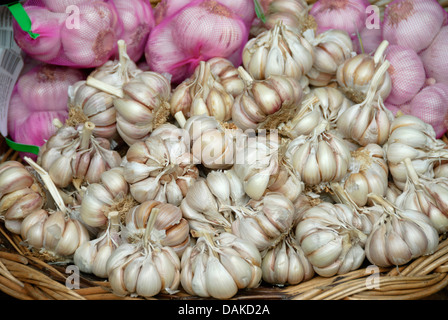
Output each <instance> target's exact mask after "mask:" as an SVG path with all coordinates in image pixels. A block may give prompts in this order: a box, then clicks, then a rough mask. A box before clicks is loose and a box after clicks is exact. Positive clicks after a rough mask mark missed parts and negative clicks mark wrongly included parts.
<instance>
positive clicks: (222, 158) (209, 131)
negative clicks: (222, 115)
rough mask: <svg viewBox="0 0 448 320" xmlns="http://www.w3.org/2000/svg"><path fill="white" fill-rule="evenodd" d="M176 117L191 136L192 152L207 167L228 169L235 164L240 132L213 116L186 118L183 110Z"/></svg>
mask: <svg viewBox="0 0 448 320" xmlns="http://www.w3.org/2000/svg"><path fill="white" fill-rule="evenodd" d="M175 118H176V119H177V121H178V122H179V124H180V126H181V127H182V128H183V129H185V130H186V131H187V132H188V134H189V136H190V140H191V141H190V143H191V152H192V154H193V157H194V159H197V160H198V161H199V162H200V163H201V164H202V165H203V166H204V167H205V168H209V169H214V170H218V169H221V170H222V169H228V168H230V167H231V166H232V165H233V164H234V158H235V147H236V146H235V145H236V141H237V136H238V135H239V134H240V133H239V132H238V131H237V130H236V129H228V128H225V127H224V125H222V124H221V123H220V122H219V121H218V120H216V118H215V117H213V116H207V115H196V116H192V117H190V118H189V119H188V120H185V117H184V115H183V113H182V112H181V111H179V112H178V113H176V115H175Z"/></svg>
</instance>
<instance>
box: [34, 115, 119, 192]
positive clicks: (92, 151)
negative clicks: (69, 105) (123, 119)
mask: <svg viewBox="0 0 448 320" xmlns="http://www.w3.org/2000/svg"><path fill="white" fill-rule="evenodd" d="M94 128H95V125H94V124H93V123H91V122H85V123H84V124H83V125H82V126H81V125H80V126H78V127H77V128H75V127H70V126H61V127H60V128H59V129H58V131H56V133H55V134H54V135H53V136H52V137H50V139H48V141H47V142H46V143H45V145H44V146H43V147H42V148H40V151H39V156H38V159H37V160H38V161H37V162H38V164H39V165H40V166H42V167H43V169H44V170H45V171H47V172H48V173H49V174H50V177H51V178H52V179H53V181H54V183H55V184H56V186H57V187H61V188H64V187H67V186H68V185H69V184H70V183H72V182H73V180H74V179H79V180H81V181H83V182H87V183H96V182H98V181H100V177H101V174H102V173H103V172H105V171H107V170H109V169H110V168H114V167H118V166H119V165H120V164H121V161H122V159H121V156H120V155H119V153H118V152H117V151H115V150H112V149H111V145H110V142H109V141H108V140H107V139H104V138H100V137H97V138H95V137H93V136H92V132H93V130H94Z"/></svg>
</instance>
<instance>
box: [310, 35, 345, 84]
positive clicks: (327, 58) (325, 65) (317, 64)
mask: <svg viewBox="0 0 448 320" xmlns="http://www.w3.org/2000/svg"><path fill="white" fill-rule="evenodd" d="M304 36H306V37H307V39H308V40H309V42H310V43H311V44H312V45H313V46H314V55H315V59H314V64H313V68H315V69H316V70H317V71H319V72H322V73H326V74H331V75H333V76H335V75H336V73H337V71H338V68H339V66H340V65H342V64H343V63H344V62H345V61H346V60H347V59H349V58H351V57H352V53H353V42H352V40H351V38H350V35H349V34H348V33H347V32H346V31H344V30H338V29H330V30H326V31H324V32H322V33H320V34H318V35H317V36H315V37H314V35H312V33H310V32H307V33H305V34H304Z"/></svg>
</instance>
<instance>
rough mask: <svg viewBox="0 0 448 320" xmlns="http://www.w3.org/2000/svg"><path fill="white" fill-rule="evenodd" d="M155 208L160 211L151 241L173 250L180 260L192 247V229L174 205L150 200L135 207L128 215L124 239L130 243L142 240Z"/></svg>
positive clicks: (123, 233) (123, 234)
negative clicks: (190, 246) (186, 250)
mask: <svg viewBox="0 0 448 320" xmlns="http://www.w3.org/2000/svg"><path fill="white" fill-rule="evenodd" d="M154 208H155V209H158V214H157V218H156V220H155V222H154V231H153V233H152V234H151V241H153V242H155V243H157V244H159V245H160V246H163V247H170V248H172V249H173V250H174V252H176V254H177V255H178V256H179V258H180V257H181V256H182V253H183V252H184V251H185V249H186V248H187V247H188V246H189V245H190V233H189V232H190V228H189V225H188V221H187V220H186V219H184V218H183V217H182V211H181V210H180V208H179V207H176V206H174V205H172V204H169V203H162V202H160V201H156V200H149V201H145V202H143V203H141V204H139V205H137V206H134V207H133V208H132V209H131V210H129V211H128V212H127V213H126V216H125V227H124V230H123V232H122V237H123V238H125V239H126V240H127V241H128V242H130V243H133V242H136V241H138V240H139V239H141V238H142V237H143V236H144V233H145V230H146V227H147V223H148V220H149V218H150V216H151V212H153V209H154Z"/></svg>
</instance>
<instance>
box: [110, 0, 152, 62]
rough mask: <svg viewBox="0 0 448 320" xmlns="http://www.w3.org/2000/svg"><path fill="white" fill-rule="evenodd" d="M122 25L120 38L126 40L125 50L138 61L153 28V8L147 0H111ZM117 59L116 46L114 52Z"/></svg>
mask: <svg viewBox="0 0 448 320" xmlns="http://www.w3.org/2000/svg"><path fill="white" fill-rule="evenodd" d="M113 3H114V4H115V8H116V11H117V13H118V17H119V20H120V23H119V26H121V27H122V30H121V32H119V34H121V37H120V38H121V39H123V40H124V41H125V42H126V52H127V54H128V56H129V57H130V58H131V60H133V61H138V60H139V59H140V58H141V57H142V56H143V52H144V51H145V45H146V42H147V41H148V36H149V33H150V32H151V30H152V28H154V13H153V9H152V7H151V5H150V3H149V1H147V0H133V1H130V0H113ZM114 58H117V59H118V48H117V49H116V50H115V52H114Z"/></svg>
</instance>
